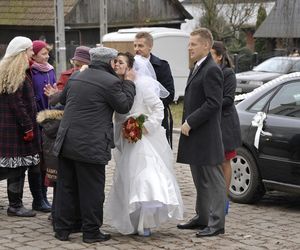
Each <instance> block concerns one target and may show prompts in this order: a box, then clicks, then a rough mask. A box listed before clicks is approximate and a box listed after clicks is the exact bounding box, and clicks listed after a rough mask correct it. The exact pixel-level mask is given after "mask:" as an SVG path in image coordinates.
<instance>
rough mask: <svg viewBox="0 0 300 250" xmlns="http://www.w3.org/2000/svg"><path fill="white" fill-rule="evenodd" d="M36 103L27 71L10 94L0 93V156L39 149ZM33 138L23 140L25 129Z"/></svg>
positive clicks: (36, 151)
mask: <svg viewBox="0 0 300 250" xmlns="http://www.w3.org/2000/svg"><path fill="white" fill-rule="evenodd" d="M36 112H37V109H36V103H35V100H34V93H33V87H32V82H31V77H30V74H29V71H28V72H27V74H26V78H25V80H24V82H23V84H22V86H21V87H20V88H19V89H18V90H17V91H16V92H14V93H12V94H0V157H16V156H27V155H34V154H37V153H39V152H40V151H41V146H40V136H39V130H38V125H37V122H36ZM31 129H33V133H34V138H33V140H32V141H31V142H25V141H24V139H23V137H24V134H25V132H26V131H29V130H31Z"/></svg>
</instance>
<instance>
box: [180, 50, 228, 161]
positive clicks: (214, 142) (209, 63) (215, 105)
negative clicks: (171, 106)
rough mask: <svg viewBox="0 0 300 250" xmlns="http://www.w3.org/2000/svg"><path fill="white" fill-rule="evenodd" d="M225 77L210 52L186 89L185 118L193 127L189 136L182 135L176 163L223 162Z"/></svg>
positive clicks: (189, 80)
mask: <svg viewBox="0 0 300 250" xmlns="http://www.w3.org/2000/svg"><path fill="white" fill-rule="evenodd" d="M222 96H223V74H222V71H221V69H220V67H219V66H218V65H217V64H216V63H215V62H214V61H213V59H212V57H211V55H210V53H209V54H208V56H207V58H206V59H205V60H204V61H203V62H202V63H201V65H200V66H199V67H198V69H197V70H196V72H195V73H194V74H192V73H191V74H190V76H189V78H188V82H187V86H186V89H185V95H184V106H183V119H182V122H184V121H185V120H187V122H188V124H189V125H190V126H191V130H190V133H189V136H185V135H183V134H181V135H180V139H179V146H178V157H177V161H178V162H180V163H186V164H190V165H197V166H204V165H218V164H221V163H222V162H223V160H224V149H223V143H222V134H221V128H220V118H221V108H222V99H223V98H222Z"/></svg>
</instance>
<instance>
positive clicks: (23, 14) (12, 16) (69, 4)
mask: <svg viewBox="0 0 300 250" xmlns="http://www.w3.org/2000/svg"><path fill="white" fill-rule="evenodd" d="M77 2H78V0H64V12H65V14H67V13H69V12H70V11H71V10H72V8H73V7H74V6H75V4H76V3H77ZM0 25H18V26H19V25H20V26H54V1H53V0H42V1H41V0H9V1H7V0H0Z"/></svg>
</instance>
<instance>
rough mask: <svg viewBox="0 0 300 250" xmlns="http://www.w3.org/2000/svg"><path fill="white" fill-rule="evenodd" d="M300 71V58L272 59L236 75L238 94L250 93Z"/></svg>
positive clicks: (281, 57) (284, 57) (278, 57)
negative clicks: (265, 84) (269, 82)
mask: <svg viewBox="0 0 300 250" xmlns="http://www.w3.org/2000/svg"><path fill="white" fill-rule="evenodd" d="M299 71H300V56H276V57H272V58H270V59H268V60H266V61H264V62H262V63H261V64H259V65H257V66H256V67H254V68H253V70H250V71H246V72H241V73H237V74H236V80H237V87H236V90H235V92H236V93H237V94H241V93H248V92H251V91H252V90H253V89H255V88H257V87H259V86H261V85H263V84H264V83H266V82H268V81H271V80H273V79H275V78H277V77H279V76H282V75H286V74H289V73H292V72H299Z"/></svg>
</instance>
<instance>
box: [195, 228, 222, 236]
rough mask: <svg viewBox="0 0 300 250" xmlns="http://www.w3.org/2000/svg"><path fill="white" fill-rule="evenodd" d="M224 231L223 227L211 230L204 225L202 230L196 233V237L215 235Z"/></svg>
mask: <svg viewBox="0 0 300 250" xmlns="http://www.w3.org/2000/svg"><path fill="white" fill-rule="evenodd" d="M224 233H225V230H224V228H221V229H218V230H212V229H211V228H209V227H206V228H204V229H203V230H200V231H199V232H198V233H196V237H211V236H216V235H219V234H224Z"/></svg>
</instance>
